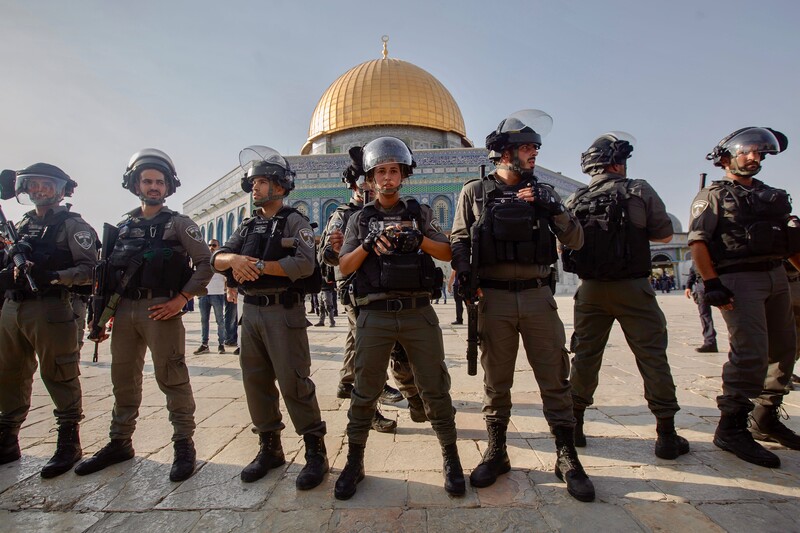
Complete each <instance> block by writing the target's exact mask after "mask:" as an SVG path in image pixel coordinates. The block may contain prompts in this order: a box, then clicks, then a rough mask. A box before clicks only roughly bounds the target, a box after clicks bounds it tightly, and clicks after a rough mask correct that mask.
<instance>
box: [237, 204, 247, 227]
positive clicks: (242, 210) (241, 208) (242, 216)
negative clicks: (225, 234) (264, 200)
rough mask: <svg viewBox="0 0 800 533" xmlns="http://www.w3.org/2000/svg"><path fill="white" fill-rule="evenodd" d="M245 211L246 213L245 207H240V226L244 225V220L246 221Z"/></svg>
mask: <svg viewBox="0 0 800 533" xmlns="http://www.w3.org/2000/svg"><path fill="white" fill-rule="evenodd" d="M245 211H246V210H245V207H244V206H242V207H240V208H239V221H238V222H239V224H241V223H242V220H244V214H245Z"/></svg>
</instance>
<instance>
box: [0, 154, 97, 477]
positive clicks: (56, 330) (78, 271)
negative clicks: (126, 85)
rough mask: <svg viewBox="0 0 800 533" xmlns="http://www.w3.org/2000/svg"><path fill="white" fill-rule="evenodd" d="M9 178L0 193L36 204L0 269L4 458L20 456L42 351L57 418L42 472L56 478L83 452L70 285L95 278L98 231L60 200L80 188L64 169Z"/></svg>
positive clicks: (0, 446)
mask: <svg viewBox="0 0 800 533" xmlns="http://www.w3.org/2000/svg"><path fill="white" fill-rule="evenodd" d="M12 174H13V173H12ZM12 177H14V178H16V179H15V181H16V183H15V186H14V185H13V184H11V183H8V184H6V185H7V186H8V187H5V186H4V187H3V191H2V192H3V195H2V197H3V198H4V199H6V198H9V197H11V196H13V195H14V194H16V197H17V201H19V202H20V203H24V204H33V205H34V209H33V210H32V211H29V212H27V213H25V215H24V217H23V219H22V221H21V222H20V223H19V224H18V226H17V233H18V234H19V236H20V237H21V240H20V242H18V243H17V244H16V245H13V246H11V247H10V248H9V249H8V250H6V252H7V253H6V256H5V259H4V264H3V267H4V269H3V270H2V272H0V288H2V289H3V290H4V291H5V302H4V304H3V308H2V315H0V464H6V463H10V462H12V461H16V460H17V459H19V458H20V449H19V440H18V435H19V430H20V427H21V426H22V424H23V423H24V422H25V419H26V418H27V415H28V410H29V409H30V405H31V390H32V384H33V373H34V372H35V371H36V356H37V355H38V356H39V364H40V365H41V375H42V381H43V382H44V384H45V387H46V388H47V391H48V392H49V393H50V398H51V399H52V400H53V403H54V404H55V411H54V414H55V417H56V422H57V424H58V442H57V444H56V453H55V455H53V457H52V458H51V459H50V461H49V462H48V463H47V464H46V465H45V466H44V468H43V469H42V472H41V475H42V477H43V478H52V477H55V476H58V475H60V474H63V473H64V472H67V471H68V470H70V469H71V468H72V466H73V465H74V464H75V463H76V462H77V461H79V460H80V458H81V455H82V451H81V443H80V438H79V434H78V423H79V422H80V420H81V419H82V418H83V409H82V404H81V385H80V381H79V378H78V376H79V375H80V369H79V363H80V352H79V348H78V324H77V322H76V320H75V318H76V317H75V314H74V313H73V310H72V302H71V298H72V296H71V293H70V291H71V290H73V289H75V288H77V287H79V286H84V285H88V284H90V283H91V280H92V270H93V267H94V263H95V260H96V252H95V238H94V235H95V233H94V230H93V229H92V228H91V227H90V226H89V225H88V224H87V223H86V222H84V220H83V219H82V218H81V216H80V215H78V214H77V213H71V212H70V211H69V208H68V207H64V206H61V205H59V204H60V203H61V201H62V200H63V199H64V197H65V196H72V193H73V191H74V190H75V187H76V186H77V183H75V181H74V180H73V179H71V178H70V177H69V176H68V175H67V174H66V173H65V172H64V171H63V170H61V169H60V168H58V167H56V166H54V165H49V164H47V163H36V164H35V165H31V166H29V167H28V168H26V169H24V170H20V171H18V172H16V175H15V176H12ZM12 187H13V188H12ZM7 189H10V190H7ZM15 265H18V266H15ZM26 274H27V275H26ZM28 276H29V277H30V279H29V278H28ZM31 282H33V283H31Z"/></svg>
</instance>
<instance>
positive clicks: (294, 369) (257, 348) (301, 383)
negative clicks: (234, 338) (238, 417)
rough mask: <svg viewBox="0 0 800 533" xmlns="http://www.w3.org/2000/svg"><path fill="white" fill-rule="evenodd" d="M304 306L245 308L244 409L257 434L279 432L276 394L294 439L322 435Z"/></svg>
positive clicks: (279, 420)
mask: <svg viewBox="0 0 800 533" xmlns="http://www.w3.org/2000/svg"><path fill="white" fill-rule="evenodd" d="M307 326H308V320H306V313H305V308H304V306H303V303H302V301H301V302H298V303H295V304H294V305H293V306H292V307H291V308H290V309H287V308H285V307H284V306H283V305H281V304H277V305H269V306H258V305H255V304H249V303H245V304H244V310H243V311H242V333H241V338H240V341H241V354H240V355H239V363H240V364H241V367H242V381H243V383H244V391H245V395H246V397H247V407H248V409H249V411H250V417H251V419H252V421H253V426H254V427H255V430H256V431H258V432H259V433H265V432H273V431H281V430H283V429H284V428H285V427H286V426H285V425H284V424H283V422H282V421H281V411H280V405H279V401H280V397H279V395H278V387H276V385H275V382H276V380H277V382H278V386H279V387H280V392H281V394H283V401H284V403H285V404H286V410H287V411H289V417H290V418H291V419H292V424H293V425H294V428H295V431H296V432H297V434H298V435H314V436H317V437H322V436H323V435H325V432H326V429H325V422H323V421H322V416H321V414H320V410H319V404H318V403H317V394H316V387H315V386H314V382H313V381H311V378H310V377H309V376H310V375H311V354H310V352H309V347H308V334H307V332H306V327H307Z"/></svg>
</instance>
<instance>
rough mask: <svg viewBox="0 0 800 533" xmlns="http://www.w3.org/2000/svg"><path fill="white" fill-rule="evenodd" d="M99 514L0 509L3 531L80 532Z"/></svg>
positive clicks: (90, 524) (95, 519)
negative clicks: (18, 511) (17, 511)
mask: <svg viewBox="0 0 800 533" xmlns="http://www.w3.org/2000/svg"><path fill="white" fill-rule="evenodd" d="M99 519H100V516H99V515H98V514H96V513H73V512H66V513H62V512H50V513H48V512H41V511H31V512H26V513H16V512H14V513H12V512H10V511H0V524H2V527H1V528H0V529H2V530H3V531H59V532H61V533H80V532H82V531H86V530H87V529H89V528H90V527H92V525H94V524H95V523H96V522H97V521H98V520H99Z"/></svg>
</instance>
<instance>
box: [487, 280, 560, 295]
mask: <svg viewBox="0 0 800 533" xmlns="http://www.w3.org/2000/svg"><path fill="white" fill-rule="evenodd" d="M546 285H548V282H547V278H533V279H509V280H502V279H483V278H481V281H480V287H481V288H482V289H499V290H501V291H512V292H520V291H525V290H528V289H539V288H541V287H544V286H546Z"/></svg>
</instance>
